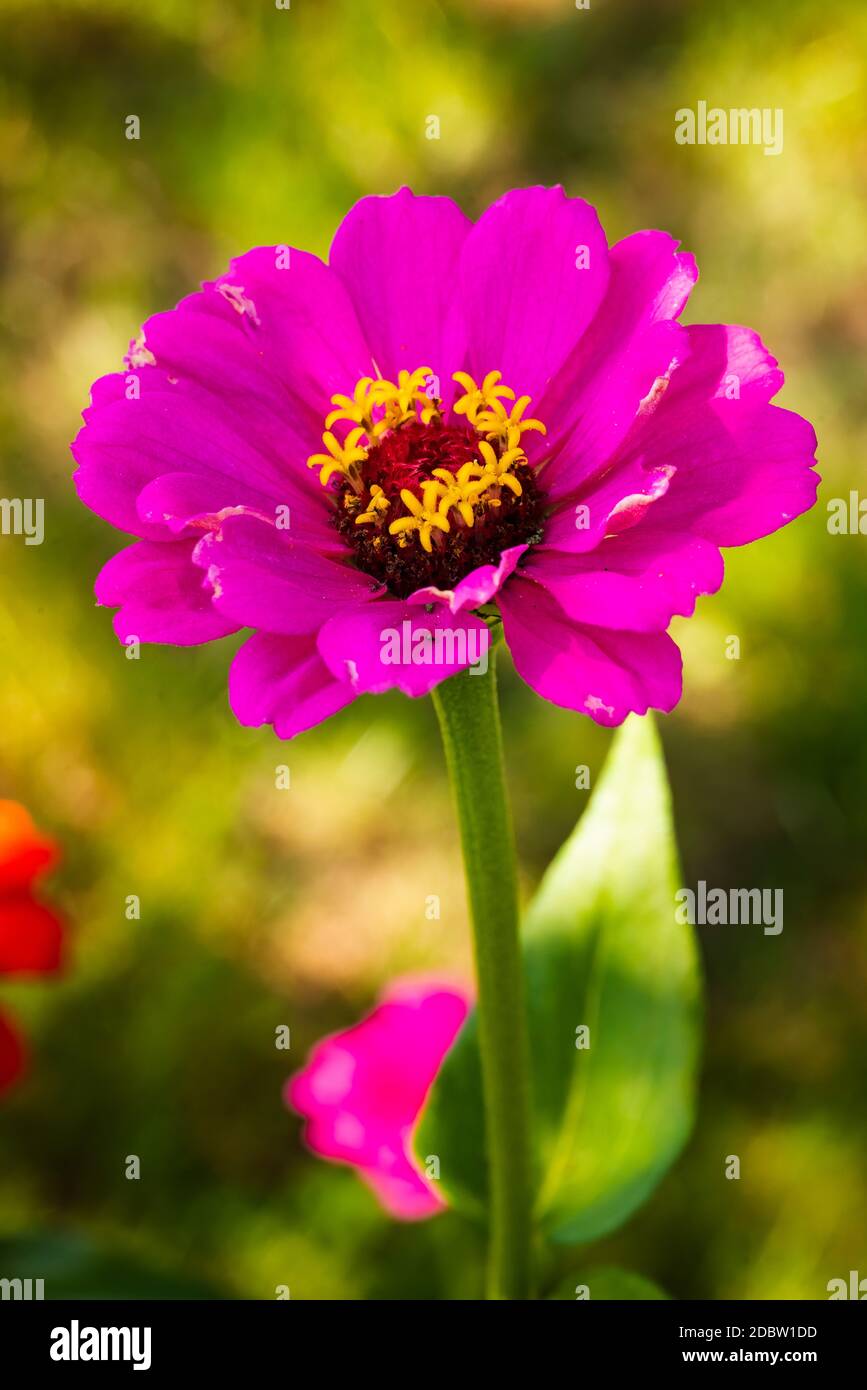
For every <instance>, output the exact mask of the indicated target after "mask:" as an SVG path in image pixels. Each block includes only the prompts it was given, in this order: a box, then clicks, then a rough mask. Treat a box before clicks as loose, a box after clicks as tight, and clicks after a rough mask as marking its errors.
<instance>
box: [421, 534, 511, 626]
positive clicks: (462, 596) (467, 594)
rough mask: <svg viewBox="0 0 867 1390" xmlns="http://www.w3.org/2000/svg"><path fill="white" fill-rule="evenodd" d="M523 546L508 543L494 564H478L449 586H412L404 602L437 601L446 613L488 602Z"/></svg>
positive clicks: (498, 589)
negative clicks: (442, 605)
mask: <svg viewBox="0 0 867 1390" xmlns="http://www.w3.org/2000/svg"><path fill="white" fill-rule="evenodd" d="M527 549H528V547H527V546H526V545H512V546H509V548H508V549H507V550H504V551H503V553H502V555H501V556H500V560H499V563H498V564H496V565H479V566H478V568H477V569H474V570H470V573H469V574H465V575H464V577H463V579H461V580H459V582H458V583H457V584H456V585H455V587H454V588H453V589H437V588H434V587H433V585H428V587H427V588H425V589H416V591H415V593H414V594H411V595H410V596H409V598H408V599H407V603H411V604H426V603H441V604H444V605H445V606H446V607H447V608H448V610H449V612H450V613H460V611H461V609H463V608H478V607H480V605H481V604H483V603H490V601H491V599H492V598H493V597H494V595H495V594H498V593H499V591H500V589H501V588H502V586H503V585H504V584H505V582H506V580H507V579H508V577H509V575H510V574H512V573H513V572H514V570H515V567H516V565H517V563H518V561H519V560H520V558H521V556H522V555H524V554H526V552H527Z"/></svg>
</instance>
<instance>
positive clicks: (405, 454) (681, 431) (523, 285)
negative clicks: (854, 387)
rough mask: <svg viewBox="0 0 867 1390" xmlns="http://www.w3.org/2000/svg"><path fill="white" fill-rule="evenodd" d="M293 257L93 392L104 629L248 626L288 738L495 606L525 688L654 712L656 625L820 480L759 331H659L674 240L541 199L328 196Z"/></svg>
mask: <svg viewBox="0 0 867 1390" xmlns="http://www.w3.org/2000/svg"><path fill="white" fill-rule="evenodd" d="M285 251H286V248H285V247H278V248H271V249H269V248H262V249H259V250H255V251H251V252H249V253H248V254H247V255H245V256H241V257H240V258H239V259H238V260H236V261H234V262H233V263H232V266H231V269H230V270H229V272H228V273H227V274H226V275H224V276H222V277H220V279H218V280H216V281H214V282H212V283H208V284H206V285H205V286H204V287H203V289H202V290H201V292H200V293H198V294H194V295H192V296H190V297H189V298H188V299H185V300H183V301H182V302H181V303H180V304H179V305H178V306H177V308H176V309H174V310H172V311H170V312H168V313H163V314H157V315H155V316H154V317H153V318H152V319H150V320H149V321H148V322H147V323H146V324H145V326H144V329H143V331H142V334H141V335H140V336H139V337H138V338H137V339H136V340H135V341H134V343H133V344H132V347H131V352H130V356H129V357H128V359H127V371H126V372H122V373H118V374H116V375H113V376H108V377H104V378H102V379H101V380H100V381H98V382H97V383H96V384H95V386H94V387H93V392H92V403H91V405H90V407H89V409H88V410H87V411H86V412H85V422H86V423H85V426H84V428H83V429H82V431H81V432H80V434H79V436H78V438H77V439H76V441H75V443H74V445H73V452H74V454H75V456H76V459H77V460H78V464H79V467H78V471H77V473H76V484H77V486H78V490H79V493H80V495H81V497H82V499H83V500H84V501H85V502H86V503H87V505H88V506H90V507H92V508H93V509H94V510H95V511H97V512H98V513H99V514H100V515H102V516H103V517H105V518H106V519H107V520H108V521H110V522H112V523H113V524H114V525H115V526H117V527H119V528H120V529H122V530H125V531H127V532H131V533H132V534H133V535H135V536H137V537H139V539H138V541H137V543H136V544H134V545H132V546H130V547H129V548H128V549H126V550H124V551H122V552H121V553H120V554H119V555H117V556H115V558H114V559H113V560H111V561H109V563H108V565H107V566H106V567H105V569H104V570H103V572H102V574H101V575H100V576H99V579H98V581H97V596H98V598H99V601H100V602H101V603H104V604H108V605H112V606H117V607H119V609H120V611H119V613H118V614H117V616H116V618H115V626H116V630H117V632H118V635H119V636H120V638H121V640H125V639H126V638H128V637H130V636H133V635H134V636H136V637H138V638H139V639H140V640H141V641H156V642H174V643H181V644H184V643H197V642H204V641H208V640H210V639H212V638H216V637H221V636H224V635H226V634H228V633H231V632H235V631H237V630H239V629H242V628H248V629H253V635H252V636H251V637H249V639H248V640H247V641H246V642H245V644H244V645H243V646H242V647H241V648H240V650H239V652H238V653H237V655H236V657H235V660H234V663H233V666H232V671H231V675H230V682H229V684H230V697H231V701H232V705H233V708H234V710H235V713H236V715H237V717H238V718H239V719H240V720H241V721H242V722H243V723H246V724H262V723H272V724H273V725H274V727H275V729H276V731H277V732H278V734H280V735H282V736H285V737H290V736H292V735H294V734H296V733H298V732H300V731H301V730H303V729H306V728H309V727H310V726H311V725H313V724H316V723H317V722H319V721H320V720H322V719H324V718H325V717H327V716H328V715H329V714H332V713H334V712H335V711H336V710H338V709H339V708H341V707H342V706H343V705H346V704H348V703H349V702H350V701H351V700H353V699H354V698H355V697H356V696H357V695H359V694H362V693H365V692H370V693H377V692H380V691H384V690H386V689H388V688H390V687H393V686H396V687H398V688H399V689H401V690H403V691H405V692H406V693H407V694H409V695H422V694H425V693H427V692H428V691H429V690H430V689H431V688H432V687H433V686H434V685H435V684H437V682H439V681H441V680H443V679H445V678H446V677H447V676H450V675H452V674H453V673H454V672H455V671H457V670H460V669H462V668H464V667H466V666H467V665H469V664H471V663H472V661H473V660H475V654H476V653H477V652H478V650H479V647H480V645H481V646H483V645H484V642H485V641H486V639H487V636H488V628H487V626H486V621H485V620H486V618H489V617H491V616H492V613H493V605H496V612H497V613H498V615H499V617H500V618H501V619H502V624H503V631H504V635H505V639H506V642H507V643H508V645H509V647H510V649H511V653H512V657H513V659H514V662H515V665H516V667H517V669H518V672H519V673H520V674H521V676H523V678H524V679H525V680H526V681H527V682H528V683H529V684H530V685H531V686H533V687H534V688H535V689H536V690H537V691H538V692H539V693H540V694H541V695H543V696H544V697H545V698H547V699H550V700H552V701H553V702H554V703H556V704H559V705H564V706H567V707H569V708H572V709H576V710H580V711H582V712H584V713H587V714H590V715H591V716H592V717H593V718H594V719H596V720H597V721H599V722H601V723H604V724H617V723H620V722H621V721H622V720H623V719H624V718H625V717H626V715H627V714H628V713H629V712H630V711H631V710H635V711H638V712H640V713H643V712H644V711H646V710H647V709H648V708H650V707H654V708H657V709H662V710H668V709H671V708H672V706H673V705H674V704H675V703H676V702H677V700H678V698H679V695H680V690H681V662H680V654H679V652H678V649H677V647H676V645H675V644H674V642H673V641H672V639H671V638H670V637H669V636H668V633H667V629H668V627H669V624H670V623H671V620H672V618H673V617H675V616H676V615H683V616H689V615H690V614H691V613H692V612H693V610H694V607H695V602H696V598H697V597H698V595H700V594H708V593H712V592H714V591H715V590H716V589H717V588H718V587H719V585H720V583H721V582H722V577H723V564H722V558H721V554H720V551H721V548H723V547H726V546H731V545H742V544H744V543H745V542H748V541H751V540H755V539H756V538H758V537H760V536H764V535H766V534H768V533H769V532H771V531H774V530H776V529H777V528H778V527H780V526H782V525H784V524H785V523H786V522H788V521H790V520H792V518H793V517H796V516H797V515H799V514H800V513H801V512H803V511H805V510H806V509H807V508H808V507H810V506H811V505H812V503H813V502H814V500H815V494H816V486H817V482H818V479H817V475H816V473H815V472H814V471H813V466H812V465H813V463H814V451H815V436H814V434H813V431H812V429H811V427H810V426H809V424H807V422H806V421H805V420H803V419H801V418H800V417H799V416H798V415H795V414H792V413H791V412H789V411H786V410H781V409H780V408H778V407H777V406H774V405H772V404H771V401H772V398H773V397H774V396H775V394H776V393H777V391H778V390H779V388H780V386H781V385H782V380H783V378H782V373H781V372H780V371H779V369H778V367H777V363H776V361H775V359H774V358H773V357H772V356H771V355H770V354H769V353H768V351H767V349H766V348H765V347H764V346H763V344H762V342H761V341H760V339H759V338H758V336H757V335H756V334H755V333H753V332H751V331H750V330H748V329H745V328H732V327H723V326H718V325H699V326H693V327H685V326H683V325H682V324H681V323H680V322H679V316H680V314H681V311H682V310H683V308H684V306H685V304H686V301H687V298H688V296H689V292H690V290H691V288H692V286H693V284H694V282H695V280H696V275H697V271H696V267H695V263H694V261H693V259H692V257H691V256H689V255H685V254H683V253H681V252H679V251H678V249H677V243H676V242H675V241H673V240H672V238H671V237H669V236H668V235H667V234H665V233H663V232H655V231H645V232H637V233H635V234H634V235H632V236H628V237H626V238H625V239H624V240H623V241H620V242H618V243H616V244H615V245H613V246H609V245H608V243H607V241H606V238H605V234H604V232H603V230H602V227H601V226H600V223H599V219H598V217H597V215H596V213H595V211H594V210H593V208H592V207H590V206H589V205H588V204H587V203H585V202H584V201H583V200H581V199H579V198H567V197H566V195H565V194H564V192H563V190H562V189H559V188H554V189H544V188H531V189H519V190H515V191H513V192H511V193H508V194H506V195H505V197H503V198H501V199H500V200H499V202H497V203H495V204H494V205H493V206H492V207H491V208H489V209H488V210H487V211H486V212H485V213H484V214H483V215H482V217H481V218H480V219H479V221H478V222H476V223H475V224H472V223H470V222H469V221H468V220H467V218H465V217H464V215H463V213H462V212H461V211H460V209H459V208H458V207H457V206H456V205H455V204H454V203H453V202H451V201H450V200H449V199H447V198H420V197H415V196H414V195H413V194H412V193H411V192H410V191H409V190H408V189H402V190H401V191H400V192H399V193H397V194H395V195H394V196H393V197H389V198H375V197H374V198H365V199H362V201H361V202H360V203H358V204H356V206H355V207H354V208H352V209H351V211H350V212H349V213H348V215H347V216H346V218H345V219H344V221H343V223H342V225H341V227H340V228H339V229H338V232H337V234H336V236H335V238H334V242H333V245H332V248H331V255H330V260H329V264H328V265H325V264H323V263H322V262H321V261H319V260H317V259H316V257H314V256H310V255H307V254H305V253H304V252H300V251H298V252H296V251H294V250H293V251H291V255H289V256H287V255H286V254H285ZM396 630H401V631H404V632H406V633H407V634H408V636H409V640H408V641H407V642H406V643H405V644H404V646H403V648H402V650H404V651H405V652H407V653H411V654H412V655H411V659H401V660H394V655H393V654H394V650H395V649H394V645H393V644H392V643H390V642H389V641H388V640H386V639H387V637H389V636H390V635H391V634H392V633H393V632H395V631H396ZM440 638H442V639H444V640H442V641H440V640H439V639H440ZM445 639H447V640H445ZM471 639H472V640H471Z"/></svg>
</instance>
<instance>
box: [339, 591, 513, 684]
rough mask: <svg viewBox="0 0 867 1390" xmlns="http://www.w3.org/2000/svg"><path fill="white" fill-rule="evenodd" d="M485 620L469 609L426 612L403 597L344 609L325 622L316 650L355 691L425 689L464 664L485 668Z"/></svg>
mask: <svg viewBox="0 0 867 1390" xmlns="http://www.w3.org/2000/svg"><path fill="white" fill-rule="evenodd" d="M489 637H490V634H489V631H488V627H487V624H486V623H485V622H484V621H483V620H482V619H481V618H476V617H475V616H474V615H473V614H472V613H459V614H452V613H450V612H449V611H448V609H447V608H444V607H441V606H438V607H436V608H434V609H433V611H432V612H430V613H428V612H426V611H424V610H423V609H419V608H414V607H412V606H411V605H410V604H409V603H408V602H404V601H403V600H391V599H386V600H381V601H377V602H376V603H369V604H366V605H365V606H364V607H363V608H355V609H352V608H350V609H344V610H343V612H341V613H337V614H336V615H335V616H334V617H333V618H331V619H330V620H329V621H328V622H327V623H326V624H325V626H324V627H323V629H322V631H321V632H320V634H319V651H320V654H321V656H322V659H323V661H324V662H325V664H326V666H327V667H328V669H329V670H330V671H331V673H332V674H333V675H334V676H335V677H336V678H337V679H338V680H348V681H349V683H350V685H351V686H352V689H353V690H354V691H355V692H356V693H357V694H359V695H361V694H368V695H381V694H383V693H384V691H386V690H393V689H397V690H402V691H403V693H404V694H405V695H412V696H419V695H427V694H428V693H429V692H430V691H431V690H432V689H433V687H434V686H435V685H439V683H440V681H443V680H445V679H446V678H447V677H448V676H453V675H455V674H456V673H457V672H458V671H463V670H465V669H466V668H467V667H468V666H474V665H476V664H477V663H480V665H481V666H482V668H483V669H487V657H488V649H489V645H490V643H489Z"/></svg>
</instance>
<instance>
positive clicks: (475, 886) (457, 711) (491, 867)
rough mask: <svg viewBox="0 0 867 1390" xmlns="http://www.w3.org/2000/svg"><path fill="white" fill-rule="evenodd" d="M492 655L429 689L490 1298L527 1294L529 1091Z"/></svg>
mask: <svg viewBox="0 0 867 1390" xmlns="http://www.w3.org/2000/svg"><path fill="white" fill-rule="evenodd" d="M495 658H496V652H495V650H494V649H493V643H492V644H491V650H490V652H489V656H488V669H487V671H486V672H485V673H484V674H482V673H481V672H480V671H479V670H478V668H476V669H475V671H462V672H461V673H460V674H459V675H457V676H452V677H450V679H449V680H446V681H443V682H442V684H441V685H438V686H437V687H436V688H435V690H434V691H433V702H434V706H435V708H436V712H437V715H438V717H439V721H440V729H441V731H442V738H443V745H444V747H445V754H446V762H447V764H448V769H449V774H450V777H451V782H452V789H453V792H454V797H455V802H456V805H457V812H458V822H459V825H460V832H461V845H462V848H463V856H464V871H465V874H466V882H467V893H468V896H469V903H470V916H471V919H472V924H473V942H474V951H475V963H476V980H477V986H478V998H477V1011H478V1024H479V1043H480V1048H481V1057H482V1083H483V1088H484V1101H485V1132H486V1144H487V1158H488V1174H489V1188H490V1257H489V1269H488V1296H489V1297H490V1298H508V1299H512V1298H528V1297H529V1296H530V1291H531V1254H530V1241H531V1226H530V1204H531V1203H530V1176H531V1175H530V1085H529V1071H530V1067H529V1046H528V1041H527V1019H526V1006H525V998H524V974H523V966H522V961H521V948H520V939H519V928H518V883H517V871H516V867H515V848H514V835H513V831H512V819H511V815H510V812H509V805H508V800H507V796H506V781H505V776H504V773H503V744H502V736H501V733H500V714H499V708H498V705H497V678H496V669H495Z"/></svg>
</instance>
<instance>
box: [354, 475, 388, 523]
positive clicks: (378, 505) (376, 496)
mask: <svg viewBox="0 0 867 1390" xmlns="http://www.w3.org/2000/svg"><path fill="white" fill-rule="evenodd" d="M388 508H389V501H388V498H387V497H386V495H385V493H384V492H383V490H382V488H381V487H380V486H379V483H374V484H373V486H372V487H371V489H370V501H369V502H368V504H367V511H366V512H362V513H361V515H360V516H357V517H356V518H355V524H356V526H362V525H364V524H365V523H366V522H370V521H378V520H379V514H380V512H387V511H388Z"/></svg>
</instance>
